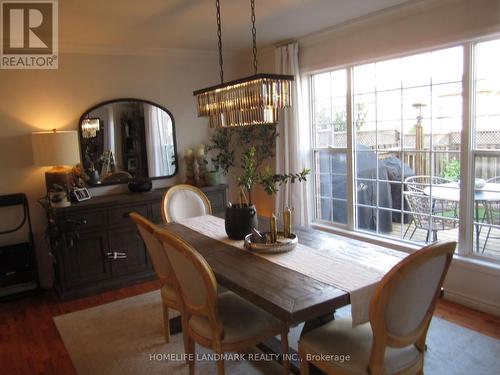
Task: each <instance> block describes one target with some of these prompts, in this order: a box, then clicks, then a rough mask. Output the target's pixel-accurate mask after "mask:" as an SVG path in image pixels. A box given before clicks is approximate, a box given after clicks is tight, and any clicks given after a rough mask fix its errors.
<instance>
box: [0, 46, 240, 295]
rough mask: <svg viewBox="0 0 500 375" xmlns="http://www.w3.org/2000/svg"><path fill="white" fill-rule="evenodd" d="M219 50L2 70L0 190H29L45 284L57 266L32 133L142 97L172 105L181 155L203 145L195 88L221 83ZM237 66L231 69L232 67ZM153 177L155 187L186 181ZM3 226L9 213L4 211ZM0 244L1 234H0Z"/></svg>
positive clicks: (73, 125)
mask: <svg viewBox="0 0 500 375" xmlns="http://www.w3.org/2000/svg"><path fill="white" fill-rule="evenodd" d="M217 64H218V60H217V56H216V55H215V53H214V54H211V53H210V54H207V53H196V52H189V51H173V52H168V51H165V52H162V54H161V55H146V56H135V55H118V54H115V55H104V54H92V53H86V54H62V55H60V56H59V69H58V70H18V71H15V70H0V194H10V193H17V192H24V193H26V194H27V195H28V198H29V201H30V209H31V215H32V221H33V224H34V232H35V239H36V247H37V253H38V262H39V270H40V279H41V283H42V286H43V287H50V286H51V284H52V267H51V263H50V257H49V255H48V249H47V244H46V241H45V240H44V231H45V228H46V220H45V216H44V212H43V210H42V208H41V206H40V205H39V204H38V203H37V202H36V201H37V199H38V198H40V197H42V196H43V195H44V194H45V181H44V175H43V174H44V171H45V169H44V168H39V167H35V166H33V160H32V157H33V156H32V151H31V132H33V131H38V130H46V129H52V128H56V129H66V130H68V129H75V130H76V129H77V124H78V120H79V117H80V116H81V114H82V113H84V112H85V111H86V110H87V109H88V108H90V107H92V106H93V105H95V104H97V103H99V102H102V101H105V100H110V99H114V98H142V99H147V100H151V101H153V102H156V103H158V104H160V105H162V106H164V107H166V108H168V109H169V110H170V111H171V112H172V114H173V116H174V118H175V126H176V136H177V146H178V152H179V154H180V155H182V154H183V153H184V150H185V149H187V148H190V147H195V146H196V145H198V144H199V143H202V142H203V143H206V142H207V137H208V125H207V120H206V119H205V118H198V117H197V113H196V105H195V98H194V97H193V94H192V92H193V90H195V89H199V88H203V87H206V86H209V85H213V84H216V83H218V77H219V76H218V65H217ZM238 66H239V64H237V63H235V62H232V58H231V57H230V56H228V57H226V58H225V65H224V67H225V73H226V77H228V79H231V78H236V75H237V74H241V72H238V73H235V69H234V67H238ZM232 67H233V69H232ZM180 160H181V173H180V175H177V176H176V177H174V178H171V179H165V180H159V181H155V184H154V185H155V187H159V186H166V185H169V184H173V183H175V182H180V181H182V180H183V165H182V164H183V163H182V162H183V160H182V159H180ZM125 189H126V186H123V185H121V186H115V187H109V188H98V189H93V190H94V191H93V193H94V194H97V193H103V192H119V191H124V190H125ZM0 215H1V216H0V222H1V223H2V224H1V225H0V228H4V227H6V226H7V225H8V222H9V220H10V216H8V215H5V214H1V213H0ZM0 241H1V238H0Z"/></svg>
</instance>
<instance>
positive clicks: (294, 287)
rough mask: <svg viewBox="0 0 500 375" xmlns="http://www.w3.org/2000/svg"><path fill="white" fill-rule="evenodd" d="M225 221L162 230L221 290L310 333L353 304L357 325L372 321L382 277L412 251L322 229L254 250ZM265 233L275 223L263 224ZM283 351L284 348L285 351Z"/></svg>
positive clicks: (187, 222) (182, 223)
mask: <svg viewBox="0 0 500 375" xmlns="http://www.w3.org/2000/svg"><path fill="white" fill-rule="evenodd" d="M224 224H225V223H224V219H222V218H220V217H216V216H212V215H204V216H198V217H194V218H188V219H182V220H179V221H177V222H172V223H168V224H161V225H160V227H161V228H163V229H167V230H169V231H171V232H173V233H174V234H176V235H178V236H180V237H181V238H182V239H183V240H184V241H186V242H187V243H188V244H190V245H191V246H192V247H193V248H194V249H195V250H196V251H198V252H199V253H200V254H201V255H202V256H203V257H204V258H205V260H206V261H207V262H208V264H209V265H210V267H211V268H212V270H213V272H214V274H215V277H216V279H217V282H218V284H220V285H222V286H223V287H225V288H227V289H229V290H230V291H232V292H234V293H236V294H238V295H240V296H241V297H243V298H245V299H247V300H248V301H250V302H251V303H253V304H255V305H257V306H259V307H260V308H262V309H263V310H265V311H267V312H268V313H270V314H272V315H274V316H275V317H276V318H278V319H280V320H281V321H283V322H285V323H286V324H288V325H289V326H295V325H298V324H299V323H304V326H303V328H302V334H304V333H305V332H307V331H309V330H311V329H314V328H315V327H318V326H319V325H321V324H324V323H325V322H327V321H329V320H331V319H334V316H333V314H334V312H335V311H336V310H337V309H339V308H341V307H343V306H347V305H351V314H352V318H353V325H356V324H361V323H364V322H367V321H368V311H369V303H370V299H371V296H372V294H373V292H374V291H375V289H376V286H377V285H378V283H379V281H380V280H381V279H382V277H383V276H384V275H385V274H386V273H387V272H388V271H389V270H390V269H391V268H392V267H393V266H394V265H396V264H397V263H398V262H399V261H401V259H403V258H404V257H405V256H407V255H408V254H407V253H404V252H400V251H396V250H392V249H388V248H385V247H381V246H377V245H373V244H370V243H367V242H362V241H359V240H356V239H352V238H349V237H344V236H340V235H336V234H332V233H328V232H325V231H321V230H316V229H311V228H305V227H295V228H294V233H295V234H296V235H297V237H298V244H297V246H296V247H295V248H294V249H293V250H291V251H288V252H284V253H271V254H268V253H258V252H254V251H251V250H247V249H246V248H245V247H244V241H242V240H240V241H238V240H231V239H229V238H228V236H227V235H226V232H225V227H224ZM259 228H260V230H261V231H267V230H268V220H267V219H263V218H262V217H260V218H259ZM278 348H279V346H278Z"/></svg>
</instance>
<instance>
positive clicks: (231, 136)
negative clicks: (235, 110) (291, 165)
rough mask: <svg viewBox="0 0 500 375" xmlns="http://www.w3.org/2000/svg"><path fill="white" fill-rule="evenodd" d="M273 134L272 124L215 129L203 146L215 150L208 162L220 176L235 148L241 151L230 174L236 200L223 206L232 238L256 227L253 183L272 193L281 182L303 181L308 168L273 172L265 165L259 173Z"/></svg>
mask: <svg viewBox="0 0 500 375" xmlns="http://www.w3.org/2000/svg"><path fill="white" fill-rule="evenodd" d="M276 137H278V133H277V131H276V127H274V126H248V127H241V128H237V129H228V128H222V129H218V130H217V131H216V132H215V133H214V135H213V136H212V137H211V139H210V141H211V144H210V145H208V147H207V149H208V150H215V151H216V153H215V156H214V157H213V158H212V162H213V163H214V165H216V166H217V168H218V169H219V170H220V171H221V172H222V174H224V175H227V174H229V171H230V170H231V169H233V168H234V167H235V159H236V150H242V151H241V153H240V155H241V158H240V161H241V163H240V171H239V172H238V174H233V178H234V179H235V180H236V183H237V185H238V187H239V199H238V202H237V203H234V204H232V205H230V206H229V207H227V208H226V233H227V234H228V236H229V237H230V238H232V239H243V238H244V237H245V236H246V235H247V234H248V233H250V232H251V231H252V229H253V228H256V227H257V210H256V208H255V206H254V204H253V200H252V191H253V188H254V187H255V186H256V185H259V184H260V185H262V186H263V188H264V190H265V191H266V192H267V193H268V194H274V193H276V192H277V191H278V189H279V186H281V185H283V184H286V183H289V182H290V183H293V182H296V181H299V182H301V181H305V180H306V176H307V174H308V173H309V170H308V169H304V170H303V171H302V172H300V173H292V174H275V173H273V172H272V170H271V168H270V167H269V166H267V167H265V168H264V169H263V171H262V172H261V169H262V168H261V166H262V164H263V163H264V161H265V160H266V159H269V158H271V157H273V156H274V150H275V145H276Z"/></svg>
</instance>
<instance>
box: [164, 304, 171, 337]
mask: <svg viewBox="0 0 500 375" xmlns="http://www.w3.org/2000/svg"><path fill="white" fill-rule="evenodd" d="M163 334H164V336H165V342H166V343H167V344H168V343H169V342H170V318H169V314H168V306H167V305H165V304H164V305H163Z"/></svg>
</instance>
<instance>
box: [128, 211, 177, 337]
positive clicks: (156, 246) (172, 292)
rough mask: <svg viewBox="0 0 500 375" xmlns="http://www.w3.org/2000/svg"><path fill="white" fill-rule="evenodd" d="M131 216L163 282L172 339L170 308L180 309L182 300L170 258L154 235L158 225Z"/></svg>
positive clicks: (165, 318) (166, 330) (167, 330)
mask: <svg viewBox="0 0 500 375" xmlns="http://www.w3.org/2000/svg"><path fill="white" fill-rule="evenodd" d="M129 216H130V218H131V219H132V220H133V221H134V223H135V224H136V226H137V229H138V231H139V233H140V235H141V237H142V239H143V241H144V244H145V245H146V249H147V251H148V254H149V257H150V259H151V263H152V264H153V268H154V270H155V273H156V275H157V276H158V279H159V280H160V283H161V299H162V303H163V329H164V335H165V341H166V342H167V343H168V342H169V341H170V324H169V323H170V321H169V308H172V309H174V310H177V311H180V309H181V302H180V299H179V296H178V293H177V291H176V289H175V280H174V275H173V273H172V268H171V267H170V263H169V261H168V258H167V256H166V254H165V251H164V250H163V246H162V243H161V242H160V241H159V240H158V238H156V236H155V235H154V233H155V231H156V229H157V227H156V225H154V224H153V223H152V222H150V221H149V220H148V219H146V218H145V217H143V216H141V215H139V214H138V213H135V212H131V213H130V214H129Z"/></svg>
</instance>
